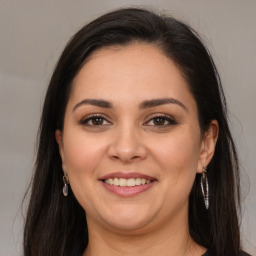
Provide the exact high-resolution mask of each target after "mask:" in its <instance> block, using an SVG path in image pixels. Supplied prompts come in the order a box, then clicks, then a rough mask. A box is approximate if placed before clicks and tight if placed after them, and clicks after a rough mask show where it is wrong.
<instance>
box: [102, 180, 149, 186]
mask: <svg viewBox="0 0 256 256" xmlns="http://www.w3.org/2000/svg"><path fill="white" fill-rule="evenodd" d="M104 182H105V183H107V184H109V185H114V186H120V187H134V186H140V185H145V184H149V183H150V182H151V180H146V179H141V178H136V179H135V178H131V179H123V178H110V179H106V180H104Z"/></svg>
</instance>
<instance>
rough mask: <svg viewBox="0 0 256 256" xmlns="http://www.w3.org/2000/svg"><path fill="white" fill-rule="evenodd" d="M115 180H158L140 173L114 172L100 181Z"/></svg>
mask: <svg viewBox="0 0 256 256" xmlns="http://www.w3.org/2000/svg"><path fill="white" fill-rule="evenodd" d="M113 178H123V179H131V178H141V179H146V180H156V178H154V177H152V176H149V175H145V174H142V173H138V172H112V173H109V174H107V175H104V176H102V177H100V178H99V180H107V179H113Z"/></svg>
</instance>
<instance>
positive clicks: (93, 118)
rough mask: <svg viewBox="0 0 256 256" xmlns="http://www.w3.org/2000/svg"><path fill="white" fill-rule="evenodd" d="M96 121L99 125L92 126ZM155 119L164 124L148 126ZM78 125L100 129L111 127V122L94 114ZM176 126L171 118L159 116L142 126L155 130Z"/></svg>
mask: <svg viewBox="0 0 256 256" xmlns="http://www.w3.org/2000/svg"><path fill="white" fill-rule="evenodd" d="M97 119H99V121H100V123H99V124H93V123H92V122H93V121H96V122H97ZM157 119H160V123H161V122H164V123H161V125H157V124H155V123H153V124H149V123H150V122H154V121H156V120H157ZM90 122H91V123H90ZM102 122H103V123H102ZM104 122H106V123H105V124H104ZM166 122H168V123H167V124H166ZM80 124H81V125H85V126H90V127H93V126H94V127H97V126H99V127H100V126H105V125H111V122H110V121H108V120H107V119H106V118H105V117H103V116H102V115H100V114H94V115H90V116H87V117H86V118H84V119H82V120H81V121H80ZM176 124H177V122H176V121H175V120H174V119H173V118H172V117H171V116H169V115H163V114H161V115H156V116H153V117H151V118H150V119H149V120H148V121H146V122H145V123H144V124H143V125H145V126H155V127H157V128H161V127H168V126H171V125H176Z"/></svg>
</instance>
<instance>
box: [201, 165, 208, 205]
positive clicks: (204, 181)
mask: <svg viewBox="0 0 256 256" xmlns="http://www.w3.org/2000/svg"><path fill="white" fill-rule="evenodd" d="M206 172H207V170H206V166H205V165H204V167H203V172H202V176H201V189H202V194H203V197H204V204H205V208H206V209H207V210H208V209H209V185H208V180H207V176H206Z"/></svg>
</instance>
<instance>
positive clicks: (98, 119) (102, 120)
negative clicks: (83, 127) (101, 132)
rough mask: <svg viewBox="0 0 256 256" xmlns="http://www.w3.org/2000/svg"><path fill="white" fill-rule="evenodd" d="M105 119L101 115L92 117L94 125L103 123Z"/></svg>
mask: <svg viewBox="0 0 256 256" xmlns="http://www.w3.org/2000/svg"><path fill="white" fill-rule="evenodd" d="M103 122H104V119H103V118H100V117H93V118H92V119H91V123H92V125H103Z"/></svg>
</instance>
